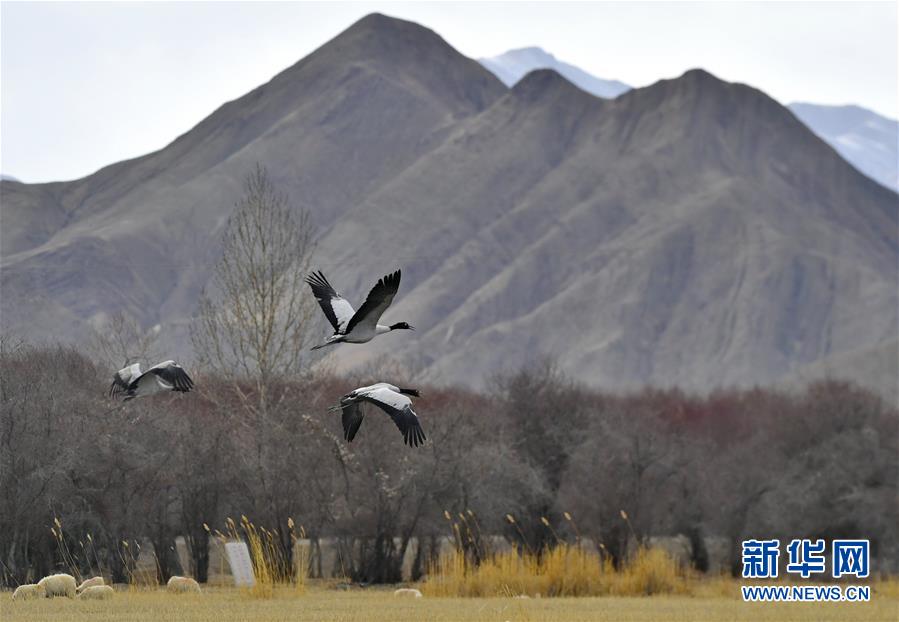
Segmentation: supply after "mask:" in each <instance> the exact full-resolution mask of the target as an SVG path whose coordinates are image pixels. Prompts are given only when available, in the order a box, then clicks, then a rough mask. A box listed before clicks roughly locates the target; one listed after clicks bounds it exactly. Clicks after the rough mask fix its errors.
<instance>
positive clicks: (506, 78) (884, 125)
mask: <svg viewBox="0 0 899 622" xmlns="http://www.w3.org/2000/svg"><path fill="white" fill-rule="evenodd" d="M479 62H480V63H481V64H482V65H484V67H486V68H487V69H489V70H490V71H492V72H493V74H494V75H496V77H498V78H499V79H500V80H502V81H503V82H504V83H505V84H506V85H507V86H512V85H514V84H515V83H516V82H518V81H519V80H520V79H521V78H522V77H523V76H524V75H525V74H527V73H529V72H531V71H534V70H535V69H555V70H556V71H557V72H559V73H560V74H562V75H563V76H565V78H566V79H568V80H569V81H570V82H571V83H573V84H575V85H576V86H577V87H578V88H580V89H582V90H584V91H587V92H588V93H591V94H593V95H596V96H597V97H603V98H606V99H612V98H615V97H618V96H619V95H620V94H621V93H624V92H626V91H628V90H630V88H631V87H630V86H628V85H627V84H624V83H623V82H619V81H617V80H603V79H602V78H597V77H596V76H594V75H592V74H590V73H588V72H586V71H584V70H583V69H580V68H578V67H575V66H574V65H569V64H568V63H563V62H561V61H558V60H556V58H555V56H553V55H552V54H550V53H548V52H546V51H544V50H542V49H541V48H539V47H528V48H522V49H520V50H509V51H508V52H505V53H503V54H500V55H499V56H493V57H491V58H481V59H479ZM789 108H790V110H791V111H792V112H793V114H795V115H796V116H797V117H799V120H800V121H802V122H803V123H805V124H806V125H807V126H808V127H809V128H811V130H812V131H813V132H814V133H815V134H817V135H818V136H819V137H820V138H822V139H823V140H824V141H825V142H827V143H828V144H829V145H830V146H831V147H833V148H834V149H836V151H837V153H839V154H840V155H841V156H843V157H844V158H845V159H846V161H847V162H849V163H850V164H852V165H853V166H854V167H855V168H857V169H858V170H860V171H861V172H862V173H864V174H865V175H867V176H868V177H870V178H871V179H873V180H875V181H877V182H879V183H881V184H883V185H884V186H886V187H887V188H890V189H891V190H895V191H897V192H899V155H897V144H899V122H896V121H893V120H892V119H887V118H886V117H882V116H880V115H878V114H877V113H875V112H872V111H870V110H867V109H865V108H861V107H859V106H823V105H819V104H805V103H794V104H790V105H789Z"/></svg>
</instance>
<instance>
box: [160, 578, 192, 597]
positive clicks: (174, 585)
mask: <svg viewBox="0 0 899 622" xmlns="http://www.w3.org/2000/svg"><path fill="white" fill-rule="evenodd" d="M165 587H166V589H167V590H168V591H169V592H171V593H173V594H184V593H186V592H197V593H199V591H200V584H199V583H197V582H196V581H194V580H193V579H191V578H190V577H172V578H171V579H169V582H168V583H167V584H166V586H165Z"/></svg>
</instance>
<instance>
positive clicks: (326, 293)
mask: <svg viewBox="0 0 899 622" xmlns="http://www.w3.org/2000/svg"><path fill="white" fill-rule="evenodd" d="M306 282H307V283H308V284H309V287H311V288H312V295H313V296H315V299H316V300H317V301H318V305H319V306H320V307H321V308H322V311H324V312H325V317H327V318H328V321H329V322H331V326H333V327H334V334H335V335H336V334H337V333H341V332H345V330H344V329H346V327H347V324H348V323H349V321H350V319H351V318H352V317H353V314H354V313H355V311H354V310H353V305H351V304H350V303H349V302H348V301H347V299H346V298H344V297H343V296H341V295H340V294H338V293H337V291H336V290H335V289H334V288H333V287H331V284H330V283H329V282H328V279H326V278H325V275H324V274H322V272H321V271H318V272H313V273H312V274H309V275H307V276H306Z"/></svg>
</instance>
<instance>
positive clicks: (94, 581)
mask: <svg viewBox="0 0 899 622" xmlns="http://www.w3.org/2000/svg"><path fill="white" fill-rule="evenodd" d="M94 585H106V582H105V581H104V580H103V577H91V578H90V579H85V580H84V581H82V582H81V585H79V586H78V587H76V588H75V591H76V592H82V591H84V590H86V589H87V588H89V587H91V586H94Z"/></svg>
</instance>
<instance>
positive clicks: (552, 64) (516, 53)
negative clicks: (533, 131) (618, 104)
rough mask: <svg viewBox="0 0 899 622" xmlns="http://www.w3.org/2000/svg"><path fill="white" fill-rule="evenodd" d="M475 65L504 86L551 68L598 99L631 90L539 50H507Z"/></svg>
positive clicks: (623, 84) (483, 59) (481, 59)
mask: <svg viewBox="0 0 899 622" xmlns="http://www.w3.org/2000/svg"><path fill="white" fill-rule="evenodd" d="M478 62H479V63H481V64H482V65H484V67H486V68H487V69H489V70H490V71H491V72H493V74H494V75H495V76H496V77H497V78H499V79H500V80H502V81H503V83H504V84H505V85H506V86H513V85H514V84H515V83H516V82H518V81H519V80H521V79H522V78H523V77H524V76H525V75H526V74H528V73H530V72H532V71H534V70H535V69H553V70H555V71H556V72H558V73H559V74H560V75H562V76H564V77H565V79H566V80H568V81H569V82H571V83H572V84H574V85H575V86H577V87H578V88H580V89H581V90H584V91H587V92H588V93H592V94H593V95H596V96H597V97H604V98H606V99H612V98H615V97H618V96H619V95H621V94H622V93H624V92H625V91H629V90H630V89H631V87H630V86H628V85H627V84H625V83H624V82H619V81H618V80H603V79H602V78H597V77H596V76H594V75H592V74H590V73H587V72H586V71H584V70H583V69H581V68H579V67H575V66H574V65H569V64H568V63H563V62H562V61H560V60H558V59H556V57H555V56H553V55H552V54H550V53H549V52H546V51H544V50H543V49H541V48H538V47H527V48H521V49H519V50H509V51H508V52H504V53H502V54H500V55H499V56H491V57H490V58H480V59H478Z"/></svg>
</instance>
